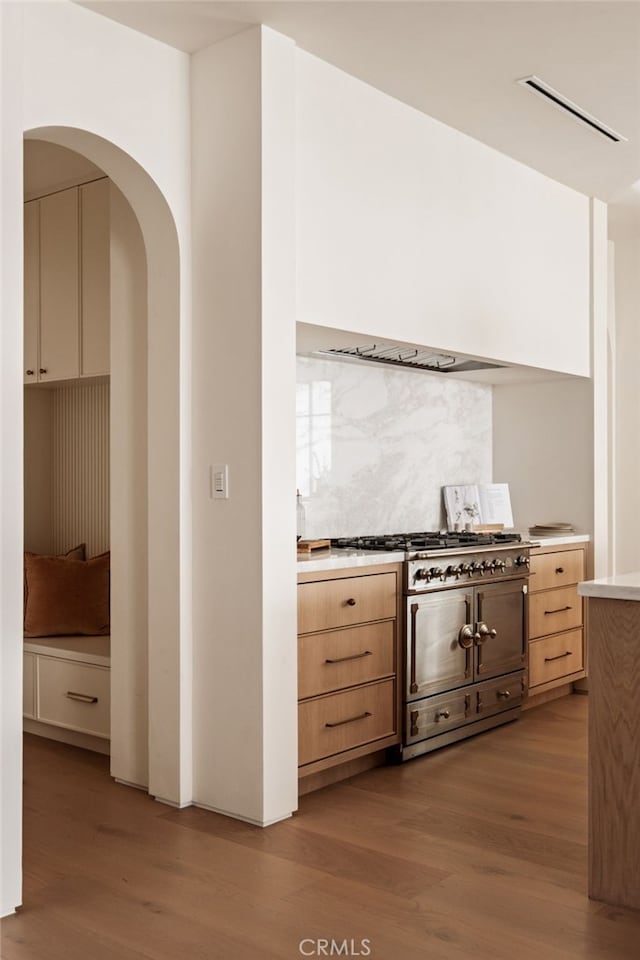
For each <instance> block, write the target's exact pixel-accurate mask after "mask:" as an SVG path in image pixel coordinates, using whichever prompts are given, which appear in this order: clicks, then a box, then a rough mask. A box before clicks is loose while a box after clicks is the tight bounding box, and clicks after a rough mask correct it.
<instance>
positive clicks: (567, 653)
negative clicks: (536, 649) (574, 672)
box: [544, 650, 571, 663]
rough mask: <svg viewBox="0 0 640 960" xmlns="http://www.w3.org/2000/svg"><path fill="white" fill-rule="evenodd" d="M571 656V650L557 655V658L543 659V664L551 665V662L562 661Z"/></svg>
mask: <svg viewBox="0 0 640 960" xmlns="http://www.w3.org/2000/svg"><path fill="white" fill-rule="evenodd" d="M570 656H571V650H567V652H566V653H559V654H558V656H557V657H545V658H544V662H545V663H551V661H552V660H563V659H564V658H565V657H570Z"/></svg>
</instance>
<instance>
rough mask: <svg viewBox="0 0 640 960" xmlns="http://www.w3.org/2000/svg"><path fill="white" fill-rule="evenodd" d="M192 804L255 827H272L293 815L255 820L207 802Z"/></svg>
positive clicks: (200, 808)
mask: <svg viewBox="0 0 640 960" xmlns="http://www.w3.org/2000/svg"><path fill="white" fill-rule="evenodd" d="M192 806H194V807H197V808H198V809H199V810H208V811H209V813H219V814H220V816H222V817H231V819H232V820H240V821H241V822H242V823H250V824H251V825H252V826H253V827H270V826H272V825H273V824H274V823H282V821H283V820H288V819H289V818H290V817H291V816H292V815H293V811H291V813H286V814H285V815H284V816H282V817H274V818H273V820H254V819H253V817H242V816H240V814H238V813H231V811H229V810H222V809H221V808H220V807H211V806H209V804H207V803H193V804H192Z"/></svg>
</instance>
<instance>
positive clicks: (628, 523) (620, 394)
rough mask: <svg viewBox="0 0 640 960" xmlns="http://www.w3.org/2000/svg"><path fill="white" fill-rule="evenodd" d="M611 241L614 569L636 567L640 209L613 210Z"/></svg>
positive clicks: (639, 538) (639, 537)
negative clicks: (612, 288)
mask: <svg viewBox="0 0 640 960" xmlns="http://www.w3.org/2000/svg"><path fill="white" fill-rule="evenodd" d="M612 221H613V222H612V225H611V237H612V238H613V242H614V244H615V320H616V323H615V339H616V367H615V381H616V390H615V394H616V395H615V404H614V411H615V426H614V438H615V439H614V442H615V462H616V483H615V491H614V494H615V503H616V507H617V515H616V519H615V538H616V570H617V572H618V573H628V572H631V571H633V570H639V569H640V518H639V517H638V516H637V512H636V511H635V510H634V507H633V504H635V502H636V500H637V497H638V491H639V490H640V377H639V376H638V357H640V211H637V212H636V214H635V216H634V215H633V214H631V213H627V215H626V216H623V215H622V214H620V213H618V212H617V211H615V212H614V211H612Z"/></svg>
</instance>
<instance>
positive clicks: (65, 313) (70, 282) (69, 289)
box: [38, 187, 80, 380]
mask: <svg viewBox="0 0 640 960" xmlns="http://www.w3.org/2000/svg"><path fill="white" fill-rule="evenodd" d="M78 288H79V274H78V189H77V187H74V188H73V189H72V190H63V191H62V192H61V193H54V194H52V195H51V196H49V197H43V198H42V199H41V200H40V365H39V368H38V369H39V379H40V380H68V379H70V378H72V377H77V376H79V374H80V357H79V316H78V310H79V295H78V294H79V289H78Z"/></svg>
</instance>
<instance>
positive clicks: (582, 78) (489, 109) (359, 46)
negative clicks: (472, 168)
mask: <svg viewBox="0 0 640 960" xmlns="http://www.w3.org/2000/svg"><path fill="white" fill-rule="evenodd" d="M81 2H82V5H83V6H86V7H89V8H91V9H92V10H95V11H97V12H99V13H101V14H104V15H105V16H108V17H110V18H112V19H114V20H118V21H120V22H121V23H124V24H126V25H128V26H130V27H132V28H134V29H136V30H139V31H141V32H143V33H147V34H149V35H150V36H152V37H155V38H156V39H158V40H161V41H163V42H165V43H168V44H170V45H172V46H175V47H177V48H179V49H181V50H185V51H187V52H192V51H195V50H197V49H200V48H202V47H205V46H209V45H210V44H211V43H215V42H216V41H218V40H220V39H223V38H224V37H226V36H230V35H231V34H233V33H236V32H238V31H239V30H241V29H245V28H246V26H247V25H248V24H253V23H264V24H267V25H268V26H270V27H272V28H273V29H275V30H278V31H280V32H281V33H284V34H286V35H288V36H291V37H293V39H294V40H295V41H296V43H297V44H298V46H300V47H302V48H303V49H305V50H308V51H310V52H311V53H313V54H315V55H317V56H319V57H322V58H323V59H324V60H327V61H329V62H330V63H333V64H335V65H336V66H337V67H340V68H341V69H343V70H345V71H346V72H348V73H350V74H353V75H354V76H356V77H359V78H361V79H362V80H365V81H367V82H368V83H370V84H372V85H373V86H375V87H378V88H379V89H381V90H384V91H385V92H387V93H389V94H391V95H392V96H394V97H397V98H398V99H399V100H402V101H404V102H406V103H408V104H411V105H412V106H414V107H416V108H417V109H419V110H422V111H423V112H424V113H427V114H430V115H431V116H433V117H437V118H438V119H439V120H442V121H443V122H445V123H448V124H450V125H451V126H453V127H456V128H457V129H459V130H462V131H464V132H465V133H468V134H469V135H470V136H472V137H475V138H476V139H478V140H481V141H483V142H485V143H487V144H489V145H490V146H492V147H495V148H496V149H498V150H500V151H502V152H503V153H506V154H508V155H510V156H512V157H514V158H516V159H518V160H521V161H523V162H524V163H526V164H528V165H530V166H532V167H534V168H536V169H538V170H541V171H542V172H543V173H546V174H547V175H549V176H551V177H553V178H555V179H557V180H560V181H561V182H563V183H566V184H568V185H570V186H572V187H574V188H575V189H577V190H580V191H582V192H584V193H587V194H591V195H594V196H597V197H600V198H601V199H603V200H607V201H612V200H613V201H629V200H632V199H633V197H634V195H633V194H631V193H630V192H629V188H630V186H631V184H632V183H633V182H635V181H638V180H640V0H630V2H618V0H587V2H582V0H565V2H556V0H548V2H545V0H535V2H526V0H525V2H512V0H492V2H484V0H447V2H437V0H436V2H429V0H428V2H421V0H413V2H402V0H399V2H384V0H382V2H368V0H362V2H359V0H352V2H346V3H343V2H337V0H336V2H297V0H289V2H270V0H267V2H238V0H233V2H215V0H199V2H191V0H169V2H165V0H163V2H157V0H91V2H85V0H81ZM529 74H535V75H536V76H538V77H540V78H541V79H543V80H545V81H546V82H547V83H549V84H550V85H551V86H553V87H555V88H556V89H557V90H559V91H561V92H562V93H563V94H564V95H565V96H566V97H568V98H569V99H570V100H573V101H574V102H576V103H577V104H579V105H580V106H581V107H583V108H584V109H585V110H586V111H587V112H589V113H591V114H592V115H594V116H596V117H597V118H598V119H599V120H602V121H603V122H604V123H606V124H607V125H609V126H611V127H613V128H614V129H616V130H618V131H619V132H620V133H622V134H624V136H626V137H628V140H629V142H628V143H619V144H614V143H611V142H609V141H608V140H606V139H605V138H603V137H600V136H599V135H598V134H596V133H594V132H592V131H590V130H589V129H587V128H585V127H583V126H581V125H579V124H578V123H576V122H574V121H573V120H571V119H570V118H569V117H567V116H565V115H563V114H562V113H561V112H560V111H558V110H556V109H554V108H553V107H552V106H551V105H550V104H548V103H546V102H544V101H543V100H541V99H539V98H538V97H536V96H534V95H533V94H532V93H530V92H529V91H528V90H526V89H523V88H522V87H521V86H519V85H518V84H517V83H516V82H515V81H516V80H517V79H518V78H520V77H523V76H527V75H529ZM636 196H637V195H636Z"/></svg>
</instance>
